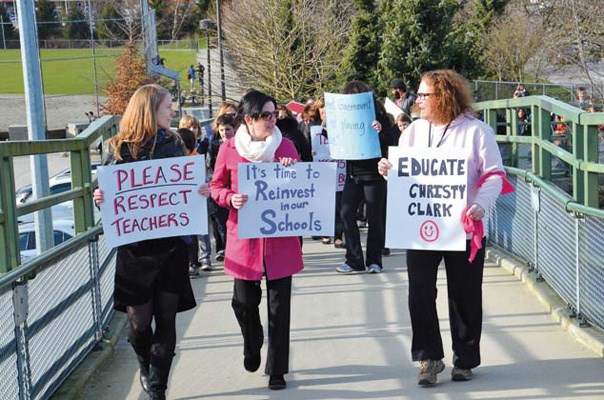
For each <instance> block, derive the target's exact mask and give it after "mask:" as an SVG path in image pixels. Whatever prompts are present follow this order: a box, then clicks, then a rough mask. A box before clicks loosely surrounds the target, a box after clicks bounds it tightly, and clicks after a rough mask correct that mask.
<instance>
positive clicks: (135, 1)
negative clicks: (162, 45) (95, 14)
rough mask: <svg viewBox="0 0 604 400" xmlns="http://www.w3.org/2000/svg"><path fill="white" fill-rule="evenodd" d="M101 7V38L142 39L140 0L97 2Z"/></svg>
mask: <svg viewBox="0 0 604 400" xmlns="http://www.w3.org/2000/svg"><path fill="white" fill-rule="evenodd" d="M97 7H98V8H100V12H99V16H100V18H99V21H98V24H97V30H98V32H99V38H104V39H111V40H128V41H133V40H140V38H141V37H142V29H141V9H140V1H139V0H103V1H99V2H97Z"/></svg>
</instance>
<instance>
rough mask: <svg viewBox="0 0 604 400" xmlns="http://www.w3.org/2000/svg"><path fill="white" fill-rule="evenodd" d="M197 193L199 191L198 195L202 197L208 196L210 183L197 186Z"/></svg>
mask: <svg viewBox="0 0 604 400" xmlns="http://www.w3.org/2000/svg"><path fill="white" fill-rule="evenodd" d="M197 193H199V195H200V196H203V197H210V185H208V184H207V183H204V184H203V185H201V186H200V187H199V189H198V190H197Z"/></svg>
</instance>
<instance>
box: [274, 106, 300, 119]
mask: <svg viewBox="0 0 604 400" xmlns="http://www.w3.org/2000/svg"><path fill="white" fill-rule="evenodd" d="M277 112H278V113H279V115H278V116H277V119H283V118H287V117H292V118H295V117H294V113H292V111H291V110H290V109H289V108H287V107H286V106H285V104H279V105H277ZM297 122H298V121H296V123H297Z"/></svg>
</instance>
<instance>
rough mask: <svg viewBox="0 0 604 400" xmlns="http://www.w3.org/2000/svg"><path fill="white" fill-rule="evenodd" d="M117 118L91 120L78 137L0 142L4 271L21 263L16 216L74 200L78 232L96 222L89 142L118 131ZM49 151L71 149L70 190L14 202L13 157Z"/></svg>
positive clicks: (0, 250)
mask: <svg viewBox="0 0 604 400" xmlns="http://www.w3.org/2000/svg"><path fill="white" fill-rule="evenodd" d="M117 128H118V119H117V118H116V117H113V116H106V117H102V118H100V119H98V120H96V121H94V122H92V123H91V124H90V125H89V126H88V128H86V129H85V130H84V131H83V132H82V133H80V134H79V135H78V136H77V137H75V138H72V139H56V140H44V141H15V142H3V143H0V272H1V273H5V272H8V271H10V270H12V269H14V268H16V267H17V266H18V265H20V263H21V261H20V256H19V240H18V238H19V228H18V223H17V218H18V217H19V216H22V215H25V214H29V213H31V212H34V211H38V210H42V209H45V208H49V207H51V206H54V205H57V204H60V203H63V202H65V201H70V200H73V203H74V205H73V207H74V224H75V232H76V234H79V233H83V232H85V231H86V230H87V229H89V228H91V227H93V226H94V216H93V209H92V207H93V205H92V200H91V192H92V177H91V172H90V171H91V168H90V146H91V145H92V143H93V142H94V141H95V140H97V139H98V138H101V137H102V138H108V137H109V136H111V135H113V134H115V132H117ZM50 153H69V157H70V164H71V190H69V191H67V192H64V193H60V194H55V195H51V196H47V197H44V198H40V199H35V200H33V201H31V202H28V203H27V204H24V205H19V206H17V205H16V203H15V180H14V167H13V158H14V157H18V156H29V155H37V154H50Z"/></svg>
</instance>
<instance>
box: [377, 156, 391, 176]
mask: <svg viewBox="0 0 604 400" xmlns="http://www.w3.org/2000/svg"><path fill="white" fill-rule="evenodd" d="M390 168H392V163H391V162H390V161H388V159H387V158H382V159H381V160H380V161H379V162H378V172H379V173H380V175H382V176H388V170H389V169H390Z"/></svg>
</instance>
